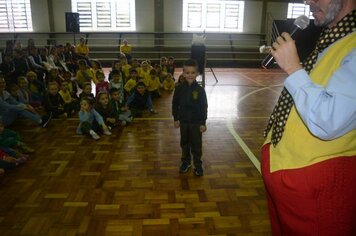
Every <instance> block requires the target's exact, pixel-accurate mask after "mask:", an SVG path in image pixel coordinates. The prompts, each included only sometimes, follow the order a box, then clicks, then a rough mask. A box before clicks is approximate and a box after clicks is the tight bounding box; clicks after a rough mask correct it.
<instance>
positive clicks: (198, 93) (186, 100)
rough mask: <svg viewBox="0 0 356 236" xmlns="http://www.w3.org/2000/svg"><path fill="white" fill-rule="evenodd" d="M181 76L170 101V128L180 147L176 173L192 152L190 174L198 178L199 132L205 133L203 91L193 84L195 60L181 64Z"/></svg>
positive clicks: (185, 167)
mask: <svg viewBox="0 0 356 236" xmlns="http://www.w3.org/2000/svg"><path fill="white" fill-rule="evenodd" d="M183 75H184V77H185V79H186V80H185V81H184V82H183V83H182V84H181V85H180V86H178V87H177V88H176V90H175V91H174V95H173V101H172V113H173V117H174V127H175V128H180V146H181V148H182V159H181V160H182V163H181V165H180V168H179V172H180V173H186V172H187V171H188V170H189V168H190V166H191V153H192V154H193V162H194V167H195V169H194V174H195V175H196V176H202V175H203V168H202V161H201V155H202V133H203V132H205V131H206V119H207V109H208V102H207V99H206V93H205V90H204V88H202V87H201V86H200V85H199V84H198V83H197V81H196V77H197V76H198V64H197V62H196V61H195V60H192V59H189V60H187V61H186V62H185V63H184V65H183Z"/></svg>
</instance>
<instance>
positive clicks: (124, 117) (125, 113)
mask: <svg viewBox="0 0 356 236" xmlns="http://www.w3.org/2000/svg"><path fill="white" fill-rule="evenodd" d="M110 96H111V100H110V106H111V107H112V109H113V110H114V112H115V114H116V115H117V116H118V117H119V120H120V121H121V125H122V126H124V125H126V123H130V122H131V121H132V115H131V111H130V110H128V109H127V107H126V105H125V103H124V95H123V92H122V91H120V90H118V89H117V88H111V89H110Z"/></svg>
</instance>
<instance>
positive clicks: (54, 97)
mask: <svg viewBox="0 0 356 236" xmlns="http://www.w3.org/2000/svg"><path fill="white" fill-rule="evenodd" d="M58 91H59V88H58V84H57V82H49V83H48V92H47V94H46V95H45V97H44V99H43V106H44V107H45V109H46V112H47V114H52V117H53V118H58V117H59V116H60V115H63V114H64V113H65V111H64V101H63V99H62V97H61V95H59V92H58Z"/></svg>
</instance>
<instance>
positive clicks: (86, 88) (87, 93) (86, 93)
mask: <svg viewBox="0 0 356 236" xmlns="http://www.w3.org/2000/svg"><path fill="white" fill-rule="evenodd" d="M91 90H92V87H91V82H85V83H84V84H83V91H82V92H81V93H80V94H79V100H80V101H81V100H82V99H83V98H89V99H91V100H93V101H94V94H93V93H92V92H91Z"/></svg>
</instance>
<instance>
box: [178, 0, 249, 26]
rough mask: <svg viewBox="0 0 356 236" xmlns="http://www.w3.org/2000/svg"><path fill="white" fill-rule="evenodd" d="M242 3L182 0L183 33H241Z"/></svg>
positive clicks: (219, 0)
mask: <svg viewBox="0 0 356 236" xmlns="http://www.w3.org/2000/svg"><path fill="white" fill-rule="evenodd" d="M244 5H245V4H244V1H235V0H183V31H215V32H242V31H243V19H244Z"/></svg>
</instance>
